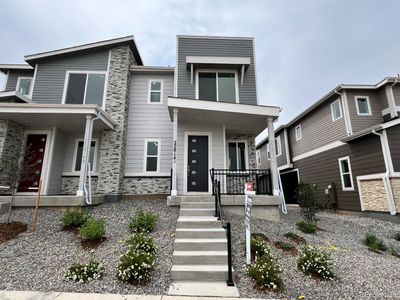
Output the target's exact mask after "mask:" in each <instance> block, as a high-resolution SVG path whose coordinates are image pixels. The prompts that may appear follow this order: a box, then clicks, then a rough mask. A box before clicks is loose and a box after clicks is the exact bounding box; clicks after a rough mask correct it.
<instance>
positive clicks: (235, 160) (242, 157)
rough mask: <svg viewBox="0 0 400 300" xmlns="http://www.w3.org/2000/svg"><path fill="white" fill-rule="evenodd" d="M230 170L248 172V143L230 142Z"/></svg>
mask: <svg viewBox="0 0 400 300" xmlns="http://www.w3.org/2000/svg"><path fill="white" fill-rule="evenodd" d="M228 154H229V170H246V168H247V163H246V156H247V155H246V143H245V142H240V141H232V142H228Z"/></svg>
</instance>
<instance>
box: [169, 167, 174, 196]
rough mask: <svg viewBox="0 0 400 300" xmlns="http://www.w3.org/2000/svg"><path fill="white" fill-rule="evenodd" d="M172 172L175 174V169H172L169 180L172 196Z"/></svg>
mask: <svg viewBox="0 0 400 300" xmlns="http://www.w3.org/2000/svg"><path fill="white" fill-rule="evenodd" d="M172 172H173V169H172V168H171V176H170V178H169V195H170V196H171V192H172V175H173V174H172Z"/></svg>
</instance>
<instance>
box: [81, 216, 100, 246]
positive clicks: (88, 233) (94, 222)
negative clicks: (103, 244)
mask: <svg viewBox="0 0 400 300" xmlns="http://www.w3.org/2000/svg"><path fill="white" fill-rule="evenodd" d="M79 234H80V236H81V237H82V238H83V239H84V240H88V241H95V240H100V239H101V238H103V237H104V235H105V234H106V222H105V221H103V220H98V219H93V218H89V219H88V220H87V221H86V223H85V225H84V226H83V227H82V228H81V229H79Z"/></svg>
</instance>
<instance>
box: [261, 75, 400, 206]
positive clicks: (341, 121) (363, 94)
mask: <svg viewBox="0 0 400 300" xmlns="http://www.w3.org/2000/svg"><path fill="white" fill-rule="evenodd" d="M399 114H400V79H399V78H385V79H384V80H382V81H381V82H379V83H378V84H376V85H349V84H342V85H339V86H338V87H336V88H335V89H333V90H332V91H330V92H329V93H328V94H326V95H325V96H324V97H322V98H321V99H320V100H319V101H317V102H316V103H315V104H313V105H312V106H311V107H309V108H308V109H307V110H306V111H304V112H303V113H301V114H300V115H298V116H297V117H296V118H294V119H293V120H292V121H290V122H289V123H288V124H287V125H284V126H281V127H279V128H278V129H277V130H276V131H275V137H276V140H277V141H276V145H277V148H278V150H277V162H278V164H277V165H278V169H279V170H280V174H281V181H282V185H283V190H284V194H285V198H286V201H287V203H296V198H295V190H296V188H297V184H298V182H299V181H303V182H307V183H310V184H316V186H317V195H318V201H319V202H320V203H321V204H323V205H328V204H329V203H336V207H337V209H339V210H347V211H368V212H390V213H391V214H396V213H400V164H399V161H400V143H399V141H400V119H399V118H398V117H399ZM269 144H270V143H269V141H268V138H267V139H266V140H264V141H262V142H261V143H259V145H258V146H257V155H258V156H259V157H260V159H259V161H258V163H259V167H260V168H269V162H270V161H269V159H268V155H269V154H268V148H269Z"/></svg>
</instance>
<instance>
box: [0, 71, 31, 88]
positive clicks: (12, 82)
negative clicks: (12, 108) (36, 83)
mask: <svg viewBox="0 0 400 300" xmlns="http://www.w3.org/2000/svg"><path fill="white" fill-rule="evenodd" d="M18 77H33V70H29V71H21V70H18V71H10V72H9V73H8V77H7V82H6V89H5V91H15V90H16V89H17V82H18Z"/></svg>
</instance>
